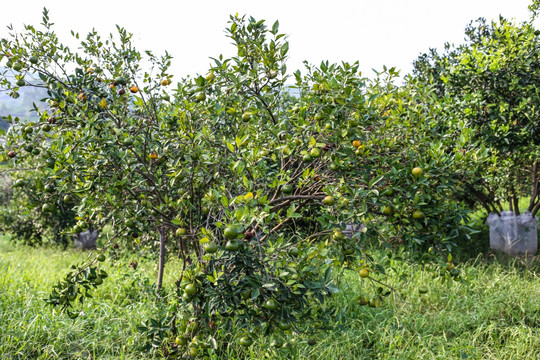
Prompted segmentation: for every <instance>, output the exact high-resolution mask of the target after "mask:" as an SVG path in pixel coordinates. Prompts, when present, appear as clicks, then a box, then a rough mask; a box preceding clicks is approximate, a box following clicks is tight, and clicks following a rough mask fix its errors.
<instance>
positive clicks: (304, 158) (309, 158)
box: [302, 154, 313, 163]
mask: <svg viewBox="0 0 540 360" xmlns="http://www.w3.org/2000/svg"><path fill="white" fill-rule="evenodd" d="M302 160H303V161H304V162H307V163H309V162H312V161H313V158H312V157H311V155H309V154H306V155H304V157H303V158H302Z"/></svg>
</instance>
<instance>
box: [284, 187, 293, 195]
mask: <svg viewBox="0 0 540 360" xmlns="http://www.w3.org/2000/svg"><path fill="white" fill-rule="evenodd" d="M281 191H282V192H283V193H284V194H285V195H290V194H292V193H293V191H294V189H293V187H292V186H291V185H283V187H282V188H281Z"/></svg>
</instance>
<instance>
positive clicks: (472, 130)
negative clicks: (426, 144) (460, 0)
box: [415, 18, 540, 216]
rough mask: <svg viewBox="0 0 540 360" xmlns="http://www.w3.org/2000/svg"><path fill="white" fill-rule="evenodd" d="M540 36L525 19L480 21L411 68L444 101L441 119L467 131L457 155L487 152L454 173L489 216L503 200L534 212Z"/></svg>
mask: <svg viewBox="0 0 540 360" xmlns="http://www.w3.org/2000/svg"><path fill="white" fill-rule="evenodd" d="M539 35H540V32H539V31H538V30H536V29H535V28H534V26H533V25H532V22H528V23H522V24H515V23H512V22H511V21H508V20H505V19H503V18H501V19H500V20H499V21H493V22H491V23H487V22H486V21H485V20H484V19H479V20H478V21H477V22H476V23H471V24H470V25H469V26H468V27H467V29H466V36H467V38H466V40H467V42H466V43H465V44H463V45H460V46H458V47H455V48H454V47H450V46H448V47H447V49H446V50H445V52H444V53H443V54H438V53H437V52H436V51H432V52H431V53H430V54H425V55H423V56H422V57H420V58H419V59H418V60H417V61H416V63H415V73H416V78H417V79H418V80H419V81H420V82H422V83H424V84H429V85H430V86H432V87H433V88H434V89H435V90H436V93H437V95H438V100H437V101H438V102H440V103H441V104H444V106H441V108H442V112H441V113H442V114H446V115H443V117H444V116H447V117H455V118H456V119H458V120H459V121H463V122H464V123H465V124H466V125H467V127H468V128H469V129H468V130H467V132H468V133H466V134H465V135H464V136H467V137H469V138H470V140H471V141H469V142H468V144H467V145H466V146H465V147H463V149H462V150H463V151H464V152H468V151H473V152H476V151H477V150H478V149H479V148H481V147H482V148H485V149H486V150H487V151H488V153H487V154H486V156H483V157H479V158H477V159H475V160H476V161H474V162H469V163H468V164H467V166H463V169H464V170H462V171H461V174H460V175H458V176H459V177H460V179H461V184H462V186H461V189H462V191H463V192H464V193H466V194H467V195H468V196H470V197H471V198H472V199H474V200H475V201H476V203H478V204H480V205H482V206H483V207H484V208H485V209H486V210H487V211H488V212H496V213H499V212H500V211H502V209H503V207H502V203H501V200H502V201H508V203H509V206H510V210H512V211H514V212H515V213H516V214H518V215H519V213H520V209H519V204H518V202H519V198H520V197H523V196H527V197H529V199H530V201H529V204H528V206H527V210H528V211H529V212H531V213H532V214H533V216H534V215H535V214H536V213H537V212H538V210H539V209H540V196H539V179H540V178H539V175H540V173H539V171H540V169H539V164H538V156H539V153H538V149H539V139H540V127H539V125H538V124H539V122H538V114H537V108H538V104H539V101H540V98H539V97H538V94H537V91H536V89H537V87H538V85H539V83H538V72H539V71H540V68H539V67H538V61H537V59H538V55H539V53H538V48H539V47H538V44H539ZM459 136H461V134H459ZM456 138H458V137H456Z"/></svg>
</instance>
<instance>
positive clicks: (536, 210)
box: [531, 201, 540, 216]
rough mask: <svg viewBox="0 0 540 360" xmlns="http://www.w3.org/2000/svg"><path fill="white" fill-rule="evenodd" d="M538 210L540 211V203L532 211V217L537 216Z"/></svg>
mask: <svg viewBox="0 0 540 360" xmlns="http://www.w3.org/2000/svg"><path fill="white" fill-rule="evenodd" d="M538 210H540V201H539V202H538V203H537V204H536V206H535V207H534V208H533V210H532V211H531V215H532V216H536V213H537V212H538Z"/></svg>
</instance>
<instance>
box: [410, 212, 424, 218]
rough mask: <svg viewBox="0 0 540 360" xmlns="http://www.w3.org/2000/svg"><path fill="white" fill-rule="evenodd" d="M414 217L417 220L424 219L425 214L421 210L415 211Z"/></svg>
mask: <svg viewBox="0 0 540 360" xmlns="http://www.w3.org/2000/svg"><path fill="white" fill-rule="evenodd" d="M412 216H413V219H417V220H420V219H423V218H424V217H425V215H424V213H423V212H422V211H421V210H415V211H414V212H413V214H412Z"/></svg>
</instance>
